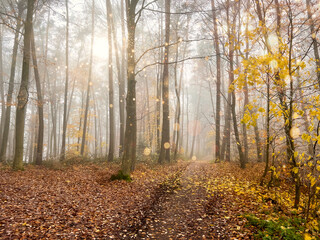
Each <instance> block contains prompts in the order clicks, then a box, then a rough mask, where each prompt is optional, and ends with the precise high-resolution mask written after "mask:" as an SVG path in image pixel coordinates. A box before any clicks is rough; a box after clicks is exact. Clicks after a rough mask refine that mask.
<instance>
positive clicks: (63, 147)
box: [60, 0, 69, 160]
mask: <svg viewBox="0 0 320 240" xmlns="http://www.w3.org/2000/svg"><path fill="white" fill-rule="evenodd" d="M68 1H69V0H66V21H67V22H66V81H65V86H64V105H63V124H62V145H61V155H60V160H64V159H65V153H66V133H67V112H68V109H67V108H68V88H69V86H68V85H69V7H68Z"/></svg>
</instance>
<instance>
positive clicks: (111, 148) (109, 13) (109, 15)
mask: <svg viewBox="0 0 320 240" xmlns="http://www.w3.org/2000/svg"><path fill="white" fill-rule="evenodd" d="M106 5H107V21H108V43H109V50H108V52H109V57H108V66H109V71H108V72H109V114H110V116H109V124H110V131H109V153H108V162H112V161H113V155H114V111H113V110H114V103H113V61H112V25H113V24H112V21H113V20H112V9H111V3H110V0H107V4H106Z"/></svg>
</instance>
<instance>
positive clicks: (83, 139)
mask: <svg viewBox="0 0 320 240" xmlns="http://www.w3.org/2000/svg"><path fill="white" fill-rule="evenodd" d="M94 2H95V1H94V0H93V1H92V16H91V29H92V35H91V50H90V63H89V76H88V85H87V97H86V108H85V112H84V120H83V133H82V142H81V151H80V154H81V155H82V156H83V155H84V148H85V145H86V136H87V121H88V112H89V100H90V88H91V85H92V82H91V81H92V57H93V56H92V55H93V42H94V8H95V4H94Z"/></svg>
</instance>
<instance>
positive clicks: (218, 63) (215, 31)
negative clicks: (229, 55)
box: [211, 0, 221, 161]
mask: <svg viewBox="0 0 320 240" xmlns="http://www.w3.org/2000/svg"><path fill="white" fill-rule="evenodd" d="M211 8H212V20H213V34H214V48H215V51H216V66H217V92H216V139H215V143H216V144H215V159H216V160H217V161H219V160H220V158H221V157H220V111H221V107H220V105H221V96H220V91H221V56H220V47H219V34H218V23H217V9H218V8H216V7H215V2H214V0H211Z"/></svg>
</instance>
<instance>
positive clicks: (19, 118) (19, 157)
mask: <svg viewBox="0 0 320 240" xmlns="http://www.w3.org/2000/svg"><path fill="white" fill-rule="evenodd" d="M33 7H34V0H28V8H27V17H26V21H25V33H24V44H23V65H22V75H21V84H20V90H19V94H18V105H17V113H16V146H15V154H14V159H13V169H15V170H21V169H23V143H24V127H25V114H26V109H27V103H28V85H29V68H30V66H29V65H30V46H31V42H30V41H31V32H32V18H33Z"/></svg>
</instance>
